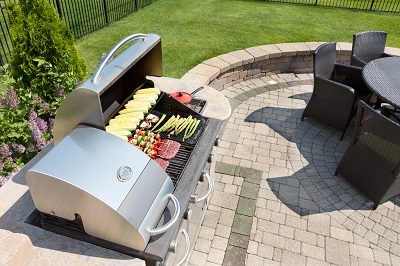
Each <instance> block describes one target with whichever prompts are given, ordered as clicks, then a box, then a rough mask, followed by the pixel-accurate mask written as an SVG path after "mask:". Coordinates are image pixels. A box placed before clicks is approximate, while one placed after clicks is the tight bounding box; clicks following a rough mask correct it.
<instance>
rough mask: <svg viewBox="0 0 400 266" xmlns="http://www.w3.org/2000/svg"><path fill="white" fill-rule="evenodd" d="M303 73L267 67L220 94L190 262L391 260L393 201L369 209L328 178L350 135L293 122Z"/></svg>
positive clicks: (305, 82)
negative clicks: (222, 112) (225, 112)
mask: <svg viewBox="0 0 400 266" xmlns="http://www.w3.org/2000/svg"><path fill="white" fill-rule="evenodd" d="M312 83H313V82H312V75H310V74H277V75H269V76H265V77H261V78H257V79H250V80H247V81H242V82H239V83H237V84H234V85H232V86H230V87H227V88H225V89H223V90H221V92H222V93H223V94H224V95H225V96H226V97H227V98H229V100H230V103H231V106H232V110H233V112H232V115H231V117H230V119H229V120H228V121H226V123H225V124H224V127H223V128H222V129H221V131H220V139H221V142H220V146H219V147H218V148H217V151H216V153H215V155H216V156H215V157H216V161H217V162H216V167H215V174H214V179H215V191H214V193H213V195H212V197H211V200H210V203H209V205H208V210H207V212H206V215H205V218H204V221H203V224H202V227H201V229H200V233H199V238H198V239H197V241H196V243H195V246H194V252H193V254H192V256H191V258H190V265H251V266H253V265H400V237H399V233H400V223H399V218H400V200H399V199H398V198H397V197H395V198H393V199H391V201H388V202H386V203H384V204H382V205H380V206H379V207H378V208H377V210H375V211H373V210H372V205H373V204H372V202H370V201H369V200H368V199H367V198H365V197H364V196H363V195H362V194H360V193H359V192H358V191H357V190H356V189H354V188H353V187H352V186H351V185H350V184H349V183H348V182H347V181H346V180H345V179H344V178H342V177H341V176H340V175H339V176H334V172H335V169H336V166H337V164H338V163H339V161H340V158H341V156H342V154H343V152H344V150H345V149H346V147H347V144H348V142H349V141H350V138H351V134H352V132H353V127H352V125H350V127H349V129H348V130H347V133H346V136H345V139H344V140H343V141H340V132H339V131H337V130H335V129H333V128H330V127H328V126H326V125H324V124H322V123H320V122H318V121H316V120H314V119H311V118H306V119H305V120H304V121H303V122H301V121H300V118H301V114H302V111H303V109H304V107H305V106H306V104H307V101H308V99H309V98H310V95H311V92H312Z"/></svg>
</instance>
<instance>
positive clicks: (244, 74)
mask: <svg viewBox="0 0 400 266" xmlns="http://www.w3.org/2000/svg"><path fill="white" fill-rule="evenodd" d="M322 43H323V42H300V43H280V44H267V45H261V46H254V47H250V48H246V49H244V50H238V51H233V52H230V53H227V54H222V55H218V56H216V57H213V58H210V59H208V60H206V61H204V62H202V63H200V64H199V65H197V66H195V67H194V68H192V69H191V70H189V72H187V73H186V74H185V75H184V76H183V77H182V78H181V79H182V80H185V81H188V82H191V83H196V84H203V85H208V86H210V87H213V88H215V89H217V90H222V89H224V88H226V87H229V86H231V85H233V84H235V83H238V82H241V81H244V80H248V79H252V78H260V77H263V76H268V75H271V74H278V73H311V72H312V70H313V52H314V50H315V49H316V48H317V47H318V46H319V45H321V44H322ZM351 47H352V44H351V43H346V42H338V43H337V62H338V63H342V64H349V63H350V55H351ZM386 52H387V53H390V54H395V55H400V49H399V48H392V47H387V48H386Z"/></svg>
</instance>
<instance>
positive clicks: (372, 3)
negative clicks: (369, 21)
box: [369, 0, 375, 10]
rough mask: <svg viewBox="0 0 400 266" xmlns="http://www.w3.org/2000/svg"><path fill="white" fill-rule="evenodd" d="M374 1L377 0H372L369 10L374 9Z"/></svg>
mask: <svg viewBox="0 0 400 266" xmlns="http://www.w3.org/2000/svg"><path fill="white" fill-rule="evenodd" d="M374 2H375V0H372V2H371V6H370V8H369V10H372V7H373V6H374Z"/></svg>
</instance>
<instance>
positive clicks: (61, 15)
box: [56, 0, 63, 19]
mask: <svg viewBox="0 0 400 266" xmlns="http://www.w3.org/2000/svg"><path fill="white" fill-rule="evenodd" d="M56 7H57V12H58V15H59V16H60V19H62V17H63V13H62V8H61V4H60V0H56Z"/></svg>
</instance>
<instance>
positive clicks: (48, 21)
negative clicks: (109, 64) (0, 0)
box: [10, 0, 86, 101]
mask: <svg viewBox="0 0 400 266" xmlns="http://www.w3.org/2000/svg"><path fill="white" fill-rule="evenodd" d="M10 28H11V38H12V40H13V44H14V50H13V55H12V61H11V69H12V75H13V77H14V78H16V79H17V78H21V81H22V83H23V84H24V85H25V86H26V87H30V88H31V90H33V91H34V92H36V93H37V94H38V95H39V96H40V97H41V98H42V99H43V100H45V101H52V100H53V98H54V97H57V91H56V90H55V87H57V86H59V84H57V79H54V77H53V76H51V75H46V76H43V75H42V73H43V62H46V64H47V65H48V67H50V68H51V69H49V70H51V73H62V74H63V75H64V77H63V78H69V79H75V80H82V79H83V78H84V77H85V75H86V64H85V62H84V61H83V59H82V58H81V57H80V56H79V55H78V52H77V51H76V49H75V47H74V37H73V34H72V32H71V30H69V29H68V28H67V26H66V25H65V24H64V23H63V22H62V21H61V20H60V18H59V16H58V13H57V12H56V10H55V9H54V7H53V6H52V5H51V4H50V3H49V1H47V0H20V1H19V4H18V5H14V6H12V7H11V8H10ZM39 60H40V61H39ZM41 62H42V64H41ZM46 73H50V72H46Z"/></svg>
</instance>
